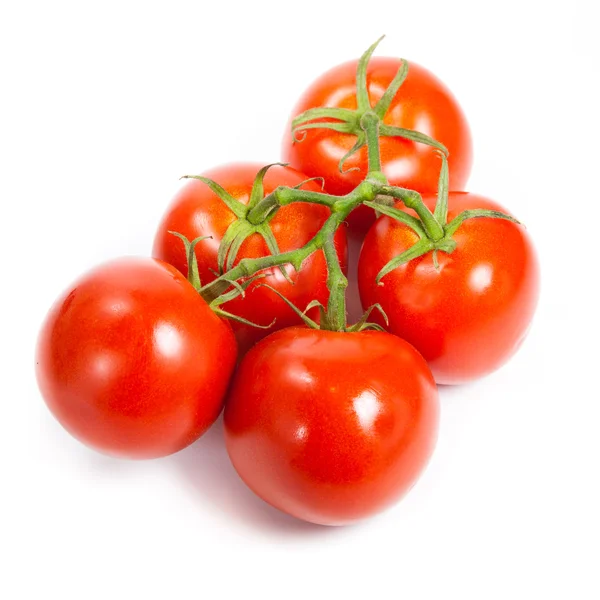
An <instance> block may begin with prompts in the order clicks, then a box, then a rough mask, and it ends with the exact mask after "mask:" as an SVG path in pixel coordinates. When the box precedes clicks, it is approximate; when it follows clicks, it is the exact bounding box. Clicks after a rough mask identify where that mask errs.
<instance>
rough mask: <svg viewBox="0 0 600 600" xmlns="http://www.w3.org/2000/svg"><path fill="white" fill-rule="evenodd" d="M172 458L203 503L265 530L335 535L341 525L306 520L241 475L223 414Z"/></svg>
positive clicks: (296, 533)
mask: <svg viewBox="0 0 600 600" xmlns="http://www.w3.org/2000/svg"><path fill="white" fill-rule="evenodd" d="M171 460H172V461H173V463H174V464H175V465H176V467H178V468H179V469H180V470H181V473H182V475H183V477H184V479H185V481H186V483H188V484H189V486H190V488H191V490H192V491H193V493H194V494H195V495H197V496H198V498H199V500H200V501H201V502H202V504H208V505H210V506H211V507H213V508H214V509H215V510H217V511H221V512H223V513H225V514H227V516H228V517H232V518H234V519H235V520H237V521H238V522H240V523H241V524H243V525H245V526H249V527H251V528H253V529H258V530H260V531H262V532H267V533H277V534H284V535H301V536H304V535H309V536H315V535H317V536H322V535H334V534H335V533H336V531H339V530H340V529H341V528H338V527H324V526H321V525H314V524H312V523H306V522H304V521H301V520H299V519H296V518H294V517H291V516H289V515H286V514H285V513H282V512H281V511H279V510H277V509H275V508H273V507H272V506H270V505H269V504H267V503H266V502H264V501H263V500H261V499H260V498H259V497H258V496H256V495H255V494H254V493H253V492H252V491H250V489H249V488H248V487H246V485H245V484H244V482H243V481H242V480H241V479H240V477H239V476H238V474H237V473H236V471H235V469H234V468H233V465H232V464H231V462H230V460H229V456H228V455H227V450H226V449H225V440H224V431H223V417H222V416H221V417H219V419H218V420H217V422H216V423H215V424H214V425H213V426H212V427H211V428H210V429H209V430H208V431H207V432H206V433H205V434H204V435H203V436H202V437H201V438H200V439H199V440H198V441H197V442H195V443H194V444H192V445H191V446H189V447H188V448H186V449H185V450H182V451H181V452H179V453H178V454H176V455H174V456H173V457H172V458H171Z"/></svg>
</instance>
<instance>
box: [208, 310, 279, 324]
mask: <svg viewBox="0 0 600 600" xmlns="http://www.w3.org/2000/svg"><path fill="white" fill-rule="evenodd" d="M212 310H213V312H214V313H215V314H216V315H219V316H220V317H224V318H225V319H230V320H231V321H237V322H238V323H243V324H244V325H249V326H250V327H256V329H270V328H271V327H273V325H275V321H276V319H273V320H272V321H271V322H270V323H269V324H268V325H259V324H258V323H253V322H252V321H248V319H244V317H238V316H237V315H234V314H233V313H230V312H227V311H226V310H223V309H222V308H213V309H212Z"/></svg>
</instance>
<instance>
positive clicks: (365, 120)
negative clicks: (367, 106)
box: [360, 111, 381, 172]
mask: <svg viewBox="0 0 600 600" xmlns="http://www.w3.org/2000/svg"><path fill="white" fill-rule="evenodd" d="M360 126H361V127H362V130H363V131H364V132H365V136H366V144H367V153H368V154H367V156H368V161H369V172H372V171H377V172H381V155H380V152H379V117H378V116H377V115H376V114H375V113H374V112H373V111H367V112H366V113H365V114H364V115H363V116H362V117H361V119H360Z"/></svg>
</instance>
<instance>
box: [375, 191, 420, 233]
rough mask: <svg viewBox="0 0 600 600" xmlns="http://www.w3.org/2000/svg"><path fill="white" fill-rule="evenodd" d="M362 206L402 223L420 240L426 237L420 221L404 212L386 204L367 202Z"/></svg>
mask: <svg viewBox="0 0 600 600" xmlns="http://www.w3.org/2000/svg"><path fill="white" fill-rule="evenodd" d="M363 204H364V205H365V206H368V207H370V208H373V209H374V210H376V211H377V212H380V213H381V214H383V215H386V216H388V217H391V218H392V219H395V220H396V221H400V222H401V223H404V225H407V226H408V227H410V228H411V229H412V230H413V231H414V232H415V233H416V234H417V235H418V236H419V237H420V238H424V237H427V234H426V233H425V229H423V226H422V225H421V221H420V220H419V219H417V218H416V217H413V216H412V215H409V214H408V213H406V212H404V211H403V210H400V209H398V208H395V207H393V206H387V205H386V204H379V203H377V202H369V201H368V200H367V201H365V202H363Z"/></svg>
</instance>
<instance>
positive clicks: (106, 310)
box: [36, 258, 237, 459]
mask: <svg viewBox="0 0 600 600" xmlns="http://www.w3.org/2000/svg"><path fill="white" fill-rule="evenodd" d="M236 357H237V348H236V342H235V338H234V335H233V332H232V331H231V328H230V327H229V325H228V324H227V323H226V322H224V321H222V320H221V319H220V318H219V317H218V316H217V315H215V314H214V313H213V311H212V310H211V309H210V308H209V306H208V304H206V302H205V301H204V300H203V299H202V298H201V297H200V295H199V294H198V293H197V291H196V290H195V289H194V288H193V287H192V285H190V283H188V281H186V279H185V277H183V275H181V273H179V271H177V270H176V269H175V268H174V267H172V266H171V265H168V264H167V263H165V262H162V261H159V260H154V259H150V258H120V259H117V260H112V261H109V262H107V263H104V264H102V265H100V266H98V267H96V268H94V269H92V270H91V271H89V272H87V273H86V274H84V275H83V276H82V277H80V278H79V279H78V280H77V281H75V282H74V283H73V284H72V285H71V286H69V287H68V288H67V290H66V291H65V292H64V293H63V294H62V295H61V296H60V297H59V298H58V300H57V301H56V302H55V304H54V306H53V307H52V308H51V309H50V312H49V313H48V315H47V317H46V319H45V322H44V324H43V326H42V329H41V332H40V335H39V340H38V345H37V355H36V372H37V379H38V383H39V387H40V390H41V392H42V396H43V398H44V400H45V402H46V404H47V405H48V408H49V409H50V410H51V412H52V413H53V414H54V416H55V417H56V419H57V420H58V421H59V422H60V424H61V425H62V426H63V427H64V428H65V429H66V430H67V431H69V432H70V433H71V434H72V435H73V436H74V437H76V438H77V439H79V440H80V441H81V442H83V443H84V444H86V445H87V446H90V447H91V448H94V449H95V450H98V451H100V452H103V453H106V454H110V455H113V456H118V457H123V458H138V459H140V458H156V457H161V456H166V455H168V454H172V453H174V452H177V451H178V450H181V449H182V448H184V447H186V446H187V445H189V444H191V443H192V442H194V441H195V440H196V439H198V437H199V436H200V435H202V433H204V431H206V429H208V427H209V426H210V425H211V424H212V423H213V422H214V421H215V419H216V418H217V416H218V415H219V413H220V412H221V409H222V406H223V401H224V396H225V392H226V390H227V386H228V384H229V379H230V377H231V374H232V372H233V368H234V365H235V362H236Z"/></svg>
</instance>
